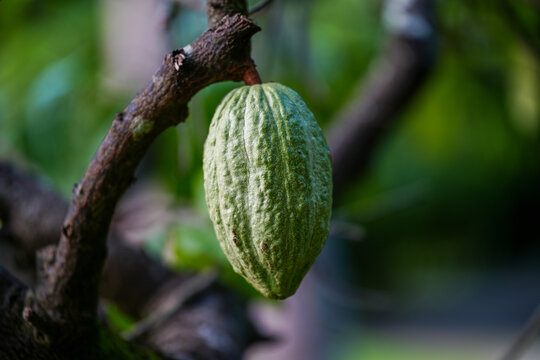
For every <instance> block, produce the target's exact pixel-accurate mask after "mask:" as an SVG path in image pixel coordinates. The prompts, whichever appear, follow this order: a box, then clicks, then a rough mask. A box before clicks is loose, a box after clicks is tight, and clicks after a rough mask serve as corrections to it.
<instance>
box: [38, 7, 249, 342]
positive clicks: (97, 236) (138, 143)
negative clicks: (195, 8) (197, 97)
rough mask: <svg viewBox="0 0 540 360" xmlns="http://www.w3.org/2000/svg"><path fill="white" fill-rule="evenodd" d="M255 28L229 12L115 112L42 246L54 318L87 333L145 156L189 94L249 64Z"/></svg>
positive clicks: (47, 300)
mask: <svg viewBox="0 0 540 360" xmlns="http://www.w3.org/2000/svg"><path fill="white" fill-rule="evenodd" d="M258 30H259V28H258V27H257V26H256V25H255V24H254V23H253V22H252V21H251V20H249V19H247V18H245V17H244V16H242V15H239V14H237V15H234V16H231V17H229V16H226V17H224V18H223V19H222V20H220V21H219V22H218V23H217V24H216V26H214V27H212V28H210V29H209V30H208V31H206V32H205V33H204V34H203V35H202V36H201V37H200V38H199V39H197V40H196V41H195V42H194V43H192V44H191V45H188V46H186V47H185V48H183V49H181V50H175V51H173V52H172V53H170V54H168V55H167V56H166V57H165V59H164V61H163V65H162V66H161V68H160V69H159V70H158V71H157V72H156V74H155V75H154V76H153V78H152V81H151V82H150V83H149V84H148V85H147V87H146V88H145V89H144V90H143V91H142V92H141V93H140V94H139V95H138V96H137V97H136V98H135V99H134V100H133V101H132V102H131V104H129V106H128V107H127V108H126V109H125V110H124V111H123V112H121V113H119V114H118V115H117V116H116V118H115V120H114V122H113V124H112V127H111V129H110V130H109V133H108V134H107V136H106V138H105V140H104V141H103V143H102V144H101V146H100V147H99V149H98V151H97V153H96V155H95V157H94V158H93V160H92V162H91V163H90V165H89V167H88V169H87V171H86V173H85V175H84V177H83V179H82V181H81V183H80V184H79V185H77V186H76V187H75V188H74V194H73V198H72V201H71V205H70V209H69V212H68V215H67V218H66V220H65V222H64V225H63V227H62V236H61V238H60V242H59V244H58V246H57V248H56V250H55V251H54V253H51V252H50V249H49V250H48V253H46V254H43V255H44V256H43V257H44V258H45V260H46V261H44V265H45V266H44V269H43V271H42V275H43V277H42V278H41V279H40V282H39V286H38V289H37V299H38V302H39V305H40V306H41V307H42V308H44V309H45V310H46V312H47V316H48V317H49V319H50V320H51V321H53V322H55V323H56V324H57V325H59V326H66V325H68V324H71V325H72V326H73V327H74V328H73V330H74V331H73V332H71V333H69V335H70V336H72V337H77V336H81V335H83V334H79V333H77V331H76V330H78V329H84V328H85V325H86V326H88V327H91V326H90V324H92V323H94V322H95V317H96V308H97V289H98V283H99V278H100V274H101V269H102V266H103V263H104V260H105V255H106V246H105V245H106V238H107V233H108V229H109V224H110V221H111V218H112V215H113V211H114V208H115V205H116V203H117V202H118V200H119V198H120V196H121V195H122V194H123V192H124V191H125V190H126V189H127V188H128V187H129V185H130V184H131V183H132V182H133V181H134V177H133V174H134V172H135V169H136V167H137V165H138V163H139V161H140V159H141V158H142V156H143V155H144V153H145V152H146V150H147V149H148V147H149V146H150V144H151V143H152V141H153V140H154V139H155V138H156V137H157V136H158V135H159V134H160V133H161V132H163V131H164V130H165V129H166V128H168V127H170V126H174V125H176V124H178V123H179V122H181V121H183V120H184V119H185V118H186V116H187V102H188V101H189V100H190V99H191V97H192V96H193V95H194V94H195V93H196V92H197V91H199V90H200V89H202V88H203V87H205V86H208V85H210V84H212V83H215V82H218V81H224V80H232V81H239V80H241V79H242V77H243V75H244V72H245V70H246V69H247V68H249V67H250V66H252V61H251V58H250V55H249V39H250V38H251V36H252V35H253V34H254V33H255V32H257V31H258ZM75 324H76V326H74V325H75Z"/></svg>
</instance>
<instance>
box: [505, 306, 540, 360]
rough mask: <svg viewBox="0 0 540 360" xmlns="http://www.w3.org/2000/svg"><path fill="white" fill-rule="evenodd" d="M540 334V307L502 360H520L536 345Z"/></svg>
mask: <svg viewBox="0 0 540 360" xmlns="http://www.w3.org/2000/svg"><path fill="white" fill-rule="evenodd" d="M538 333H540V306H538V307H537V308H536V310H535V311H534V313H533V314H532V316H531V317H530V318H529V321H528V322H527V324H526V325H525V327H524V328H523V329H522V330H521V332H520V333H519V335H518V336H517V338H516V339H515V340H514V342H513V343H512V345H511V346H510V348H509V349H508V351H507V352H506V354H504V356H503V357H501V360H518V359H521V357H523V355H525V352H527V350H528V349H529V348H530V347H531V345H532V344H533V343H534V340H535V338H536V337H537V336H538Z"/></svg>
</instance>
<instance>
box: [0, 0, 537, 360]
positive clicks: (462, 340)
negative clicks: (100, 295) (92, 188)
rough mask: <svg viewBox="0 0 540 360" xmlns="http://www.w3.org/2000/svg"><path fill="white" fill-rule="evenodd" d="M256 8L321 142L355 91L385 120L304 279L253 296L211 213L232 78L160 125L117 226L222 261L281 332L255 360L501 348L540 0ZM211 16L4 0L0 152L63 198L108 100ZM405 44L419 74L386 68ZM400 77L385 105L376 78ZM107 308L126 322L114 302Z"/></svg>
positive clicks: (513, 287) (512, 289)
mask: <svg viewBox="0 0 540 360" xmlns="http://www.w3.org/2000/svg"><path fill="white" fill-rule="evenodd" d="M256 3H257V2H256V1H250V5H252V6H254V5H255V4H256ZM415 3H430V6H432V8H430V9H429V10H425V9H422V8H421V6H420V8H415V7H414V6H415ZM421 5H422V4H421ZM201 9H202V10H201ZM254 19H255V21H256V22H257V23H258V24H260V25H261V27H262V29H263V30H262V32H260V33H258V34H257V35H256V36H255V37H254V40H253V58H254V60H255V62H256V64H257V66H258V69H259V72H260V74H261V77H262V79H263V81H277V82H280V83H283V84H285V85H287V86H289V87H291V88H293V89H295V90H296V91H297V92H298V93H299V94H300V95H301V96H302V97H303V98H304V100H305V101H306V103H307V104H308V106H309V107H310V108H311V110H312V111H313V112H314V114H315V116H316V118H317V120H318V121H319V123H320V125H321V127H323V129H324V130H325V131H326V132H327V134H330V135H329V139H330V140H329V141H330V142H331V146H332V139H339V132H340V129H345V128H346V125H343V126H342V125H341V124H342V122H343V123H344V124H346V123H349V124H350V123H352V122H354V119H351V118H354V116H360V115H358V114H357V113H356V112H355V110H354V109H355V106H358V105H359V104H360V105H361V104H364V107H363V109H366V108H367V109H368V110H369V109H372V110H373V111H375V112H377V114H379V115H380V116H381V117H382V120H380V121H381V122H383V123H382V125H381V126H380V128H381V129H380V131H379V132H378V133H377V136H373V138H370V139H369V144H370V145H369V146H367V147H366V150H365V152H364V153H363V154H364V155H363V156H365V157H366V164H365V166H364V167H362V169H356V168H355V169H352V170H351V173H350V174H349V173H348V172H347V171H346V170H347V168H345V170H343V171H342V173H343V174H344V175H341V176H342V177H343V179H345V180H346V181H344V182H345V183H346V184H347V186H345V185H344V186H343V187H340V188H339V192H340V197H339V199H337V200H336V204H335V210H334V222H333V227H332V235H331V237H330V240H329V241H328V243H327V246H326V248H325V250H324V251H323V254H322V255H321V257H320V258H319V259H318V261H317V263H316V265H315V267H314V268H313V271H311V272H310V274H309V275H308V276H307V278H306V280H305V282H304V283H303V285H302V287H301V288H300V290H299V293H298V294H297V295H295V296H294V297H293V298H291V299H290V300H287V301H285V302H283V303H274V302H266V301H264V300H262V299H261V298H260V297H258V296H257V295H256V294H255V293H254V292H253V291H252V290H250V288H249V286H247V285H246V284H245V282H244V281H243V280H242V279H240V278H239V277H237V276H236V275H235V274H234V273H233V272H232V270H231V269H230V266H229V265H228V264H227V262H226V260H225V258H224V256H223V255H222V253H221V250H220V249H219V246H218V244H217V241H216V240H215V236H214V233H213V229H212V225H211V223H210V221H209V219H208V215H207V212H206V205H205V202H204V192H203V187H202V167H201V162H202V149H203V144H204V140H205V138H206V134H207V131H208V125H209V123H210V120H211V118H212V115H213V112H214V110H215V108H216V106H217V105H218V104H219V102H220V100H221V99H222V98H223V96H224V95H225V94H227V92H228V91H230V90H231V89H233V88H235V87H237V86H239V85H240V84H237V83H222V84H216V85H213V86H211V87H209V88H206V89H204V90H203V91H202V92H201V93H199V94H198V95H197V96H196V97H195V98H194V100H193V101H192V102H191V103H190V116H189V119H188V120H187V121H186V123H183V124H180V125H179V126H178V127H177V128H175V129H170V130H168V131H167V132H166V133H164V134H163V135H162V136H161V137H160V138H159V139H158V140H157V142H156V143H155V144H154V145H153V147H152V149H151V151H150V153H149V154H148V155H147V156H146V158H145V160H144V161H143V164H142V165H141V167H140V169H139V175H138V178H139V182H138V183H137V185H135V186H134V187H133V188H132V189H131V190H130V191H129V192H128V194H126V196H125V199H124V201H123V202H122V203H121V204H120V206H119V208H118V211H117V215H116V218H115V224H116V226H117V227H118V228H119V229H120V230H121V231H122V232H123V234H124V235H125V236H126V238H129V239H130V241H132V242H133V243H136V244H140V245H141V246H144V247H145V248H146V249H147V250H148V252H149V253H150V254H152V255H153V256H155V257H162V258H163V259H164V261H166V262H167V263H168V264H169V265H170V266H172V267H174V268H176V269H179V270H182V269H195V270H205V269H208V268H214V267H217V268H219V269H220V270H221V274H222V275H221V281H223V282H224V283H225V284H227V285H228V286H230V287H232V288H235V289H237V290H238V291H239V292H240V293H242V294H244V295H245V296H248V297H252V298H253V304H254V305H253V309H252V310H253V316H254V317H255V318H256V319H258V321H259V323H260V325H261V326H262V327H263V328H265V329H266V330H267V331H268V332H271V333H274V334H276V336H277V337H278V338H279V342H277V343H274V344H267V345H264V346H258V347H256V348H254V349H252V350H251V351H250V352H249V354H248V356H247V357H248V358H249V359H261V360H262V359H275V358H283V359H318V358H321V359H344V360H345V359H366V360H393V359H400V360H403V359H416V360H418V359H483V358H485V359H489V358H497V357H500V356H502V354H503V353H504V351H505V349H506V348H507V347H509V346H510V344H511V342H512V341H513V339H514V338H515V337H516V336H517V335H518V333H519V331H520V329H521V328H522V327H523V326H524V324H525V323H526V321H527V319H528V318H529V317H530V316H531V315H532V313H533V312H534V310H535V308H536V306H537V305H538V304H540V287H539V286H538V280H539V275H540V241H539V240H540V221H539V220H540V218H539V215H540V187H539V186H538V184H540V161H539V160H538V154H539V153H540V152H539V151H540V137H539V135H540V82H539V80H540V2H539V1H537V0H492V1H482V0H468V1H465V0H461V1H458V0H446V1H431V2H430V1H414V0H389V1H378V0H367V1H353V0H333V1H324V0H295V1H292V0H290V1H284V0H274V1H273V2H272V3H271V4H270V5H269V6H267V7H266V8H265V9H264V10H262V11H260V12H259V13H257V14H256V15H254ZM423 21H424V22H425V24H423V23H422V22H423ZM206 27H207V23H206V16H205V13H204V2H203V1H197V0H192V1H187V0H186V1H176V0H129V1H128V0H101V1H88V0H83V1H65V0H50V1H41V0H17V1H15V0H0V157H1V158H2V159H3V160H9V161H11V162H14V163H16V164H18V166H20V167H22V168H26V169H30V170H31V171H33V172H35V173H37V174H40V175H41V176H42V179H43V181H46V182H48V183H49V184H51V185H52V186H53V187H54V188H56V189H57V190H58V191H59V192H60V193H62V194H63V195H64V196H65V197H66V198H68V197H69V196H70V193H71V188H72V186H73V184H74V183H76V182H77V181H79V179H80V178H81V177H82V174H83V172H84V170H85V168H86V166H87V164H88V162H89V160H90V159H91V157H92V155H93V153H94V152H95V150H96V149H97V146H98V145H99V143H100V141H101V140H102V139H103V137H104V135H105V133H106V132H107V130H108V127H109V125H110V124H111V122H112V120H113V119H114V115H115V113H116V112H119V111H121V110H122V109H123V108H124V107H125V105H126V104H128V103H129V101H130V99H131V98H133V96H134V95H135V94H136V92H137V91H138V90H140V89H141V88H142V86H144V84H145V83H146V82H147V81H148V80H150V78H151V76H152V74H153V72H154V71H155V70H156V69H157V68H158V66H159V64H160V62H161V60H162V58H163V56H164V55H165V54H166V53H167V52H168V51H171V50H172V49H175V48H179V47H183V46H185V45H186V44H188V43H190V42H191V41H192V40H194V39H195V38H196V37H197V36H198V35H199V34H200V33H201V32H202V31H204V29H205V28H206ZM396 44H397V45H396ZM396 46H400V50H399V51H397V52H396V51H393V50H392V49H394V48H395V47H396ZM417 47H418V48H417ZM418 50H420V51H418ZM408 54H409V55H411V54H412V55H411V56H413V58H414V61H419V62H420V63H421V64H422V66H423V67H422V73H421V76H420V77H418V78H417V77H415V76H410V77H405V80H404V81H407V82H414V81H417V82H418V84H413V85H414V86H410V85H411V84H409V83H406V84H405V85H403V84H401V83H398V84H397V85H396V84H394V81H395V82H398V81H399V79H401V78H400V77H399V76H400V74H399V71H404V72H406V73H407V74H408V75H410V74H411V71H412V70H410V69H409V68H407V67H403V68H401V67H400V64H401V62H405V61H407V59H408V56H409V55H408ZM423 57H425V58H423ZM388 64H390V65H388ZM413 70H414V69H413ZM424 70H425V71H424ZM392 71H396V73H395V74H394V73H393V72H392ZM380 79H388V82H386V83H384V84H382V85H381V84H378V81H379V80H380ZM379 85H380V86H379ZM396 86H404V88H403V89H404V90H403V91H402V93H401V94H400V93H398V94H397V95H395V96H401V97H402V98H400V99H399V100H400V101H399V102H398V103H399V104H398V105H396V103H395V102H377V101H378V99H379V98H378V97H376V96H375V97H374V96H373V93H375V92H377V91H379V92H381V93H380V94H379V95H380V96H382V98H384V94H385V93H384V92H385V91H386V92H391V91H392V90H395V89H396ZM381 94H382V95H381ZM370 99H371V100H370ZM369 101H371V102H372V104H371V105H372V107H369V106H368V105H366V104H365V103H366V102H369ZM373 104H375V105H373ZM385 106H387V107H395V108H392V111H388V112H389V114H388V115H384V114H385ZM386 110H388V109H386ZM365 112H366V111H365V110H364V115H362V116H366V115H365ZM355 114H356V115H355ZM360 114H362V113H360ZM381 114H382V115H381ZM368 115H369V114H368ZM371 115H373V114H371ZM373 116H375V115H373ZM377 119H379V118H377ZM332 134H333V135H332ZM335 134H338V135H335ZM353 140H354V139H353ZM336 141H337V140H336ZM355 141H356V140H355ZM357 141H358V144H360V143H362V141H364V140H362V139H360V138H359V139H357ZM364 142H365V141H364ZM352 143H353V144H354V143H355V142H354V141H353V142H352ZM362 144H363V143H362ZM353 170H354V171H353ZM110 317H111V318H112V322H113V323H114V322H115V319H116V320H117V322H118V324H119V325H118V326H119V327H122V326H124V327H126V326H129V321H127V322H126V321H125V319H124V318H123V317H122V314H119V313H118V312H117V310H115V309H114V306H111V309H110ZM527 356H528V357H523V359H536V358H538V357H539V356H540V348H539V347H538V346H533V348H532V349H531V350H530V351H529V352H528V354H527Z"/></svg>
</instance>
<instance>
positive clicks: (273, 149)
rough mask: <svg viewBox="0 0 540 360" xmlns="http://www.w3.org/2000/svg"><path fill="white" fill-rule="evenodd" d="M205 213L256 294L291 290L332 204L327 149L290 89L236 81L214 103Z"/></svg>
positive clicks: (322, 234)
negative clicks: (215, 103)
mask: <svg viewBox="0 0 540 360" xmlns="http://www.w3.org/2000/svg"><path fill="white" fill-rule="evenodd" d="M203 164H204V168H203V170H204V187H205V191H206V202H207V204H208V210H209V213H210V218H211V219H212V222H213V223H214V229H215V231H216V235H217V238H218V239H219V242H220V244H221V248H222V249H223V251H224V252H225V254H226V255H227V258H228V259H229V261H230V263H231V264H232V266H233V268H234V270H235V271H236V272H237V273H239V274H241V275H242V276H243V277H244V278H245V279H246V280H247V281H248V282H249V283H251V284H252V285H253V286H254V287H255V288H256V289H257V290H259V291H260V292H261V293H262V294H263V295H265V296H266V297H269V298H274V299H284V298H286V297H288V296H291V295H293V294H294V293H295V292H296V289H297V288H298V286H299V285H300V282H301V281H302V279H303V278H304V275H305V274H306V272H307V271H308V269H309V268H310V267H311V265H312V264H313V262H314V261H315V258H316V257H317V255H318V254H319V253H320V252H321V250H322V248H323V245H324V243H325V241H326V238H327V236H328V229H329V223H330V215H331V209H332V168H331V160H330V150H329V149H328V145H327V144H326V141H325V139H324V136H323V134H322V131H321V128H320V127H319V125H318V124H317V121H316V120H315V118H314V117H313V114H312V113H311V111H310V110H309V109H308V108H307V106H306V104H305V103H304V101H303V100H302V99H301V98H300V96H299V95H298V94H297V93H296V92H294V91H293V90H291V89H289V88H287V87H285V86H283V85H280V84H277V83H267V84H262V85H252V86H244V87H241V88H238V89H236V90H233V91H232V92H231V93H229V94H228V95H227V96H226V97H225V98H224V99H223V101H222V103H221V104H220V105H219V107H218V109H217V110H216V113H215V115H214V118H213V119H212V124H211V125H210V131H209V134H208V138H207V139H206V143H205V147H204V159H203Z"/></svg>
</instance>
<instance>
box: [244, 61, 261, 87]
mask: <svg viewBox="0 0 540 360" xmlns="http://www.w3.org/2000/svg"><path fill="white" fill-rule="evenodd" d="M243 80H244V83H245V84H246V85H257V84H262V80H261V77H260V75H259V72H258V71H257V68H256V67H255V64H254V63H251V66H250V67H248V69H247V70H246V72H245V73H244V78H243Z"/></svg>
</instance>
